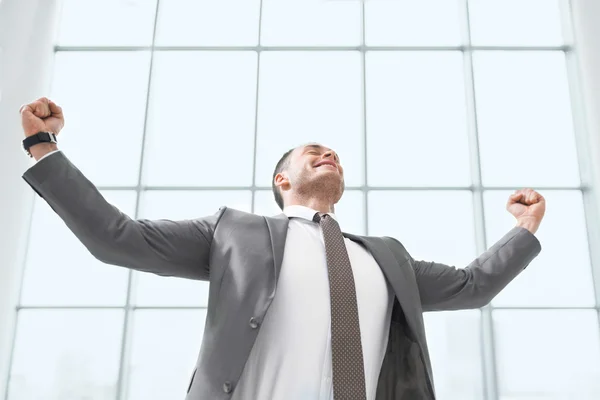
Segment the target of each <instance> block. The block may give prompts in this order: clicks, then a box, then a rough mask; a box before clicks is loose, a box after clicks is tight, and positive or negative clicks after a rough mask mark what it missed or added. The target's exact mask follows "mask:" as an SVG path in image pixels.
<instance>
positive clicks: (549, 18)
mask: <svg viewBox="0 0 600 400" xmlns="http://www.w3.org/2000/svg"><path fill="white" fill-rule="evenodd" d="M469 17H470V20H471V39H472V42H473V44H475V45H482V46H503V45H504V46H552V45H554V46H558V45H561V44H563V41H564V40H563V37H562V28H561V22H560V21H561V16H560V8H559V6H558V0H469Z"/></svg>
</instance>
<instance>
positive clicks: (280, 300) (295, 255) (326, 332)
mask: <svg viewBox="0 0 600 400" xmlns="http://www.w3.org/2000/svg"><path fill="white" fill-rule="evenodd" d="M284 213H285V214H286V215H287V216H288V217H291V218H290V223H289V226H288V232H287V239H286V244H285V251H284V255H283V263H282V266H281V273H280V276H279V280H278V283H277V292H276V294H275V297H274V299H273V301H272V303H271V306H270V307H269V310H268V311H267V314H266V315H265V318H264V321H263V323H262V326H261V328H260V332H259V334H258V337H257V339H256V342H255V344H254V347H253V348H252V351H251V353H250V357H249V359H248V362H247V363H246V366H245V368H244V371H243V372H242V376H241V378H240V381H239V383H238V385H237V387H236V388H235V389H234V393H233V399H235V400H332V399H333V385H332V380H331V376H332V371H331V314H330V298H329V278H328V275H327V263H326V257H325V243H324V241H323V236H322V234H321V229H320V227H319V225H318V224H317V223H315V222H313V221H312V218H313V216H314V215H315V213H316V211H314V210H312V209H310V208H307V207H303V206H290V207H286V208H285V210H284ZM330 215H331V216H332V217H334V218H335V215H333V214H330ZM344 241H345V244H346V249H347V250H348V256H349V258H350V263H351V265H352V272H353V274H354V281H355V285H356V297H357V302H358V316H359V324H360V331H361V338H362V348H363V358H364V363H365V384H366V389H367V400H374V399H375V392H376V390H377V382H378V379H379V372H380V370H381V364H382V362H383V357H384V355H385V351H386V348H387V342H388V335H389V328H390V319H391V312H392V304H393V298H394V297H393V291H392V290H391V288H390V287H389V286H388V283H387V281H386V279H385V277H384V275H383V272H382V271H381V269H380V268H379V265H378V264H377V262H376V261H375V259H374V258H373V256H372V255H371V254H370V252H369V251H368V250H366V249H365V248H363V247H362V246H361V245H360V244H358V243H355V242H353V241H351V240H350V239H347V238H345V239H344Z"/></svg>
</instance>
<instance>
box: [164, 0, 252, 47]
mask: <svg viewBox="0 0 600 400" xmlns="http://www.w3.org/2000/svg"><path fill="white" fill-rule="evenodd" d="M259 8H260V1H259V0H219V1H213V0H170V1H161V2H160V10H159V12H158V26H157V28H156V44H157V45H159V46H201V45H204V46H227V45H238V46H241V45H250V46H251V45H256V44H257V43H258V17H259V11H260V10H259Z"/></svg>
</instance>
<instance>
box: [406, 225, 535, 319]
mask: <svg viewBox="0 0 600 400" xmlns="http://www.w3.org/2000/svg"><path fill="white" fill-rule="evenodd" d="M540 251H541V244H540V242H539V241H538V239H537V238H536V237H535V236H534V235H533V234H532V233H531V232H529V231H528V230H527V229H525V228H521V227H515V228H513V229H511V230H510V231H509V232H508V233H507V234H506V235H504V237H503V238H502V239H500V240H499V241H498V242H497V243H495V244H494V245H493V246H492V247H491V248H490V249H489V250H487V251H486V252H484V253H483V254H481V255H480V256H479V257H477V258H476V259H475V260H473V261H472V262H471V263H470V264H469V265H468V266H467V267H466V268H456V267H454V266H449V265H445V264H440V263H437V262H429V261H418V260H414V259H413V258H412V257H410V258H409V259H410V260H411V262H412V265H413V268H414V272H415V277H416V280H417V286H418V289H419V294H420V297H421V305H422V307H423V311H442V310H460V309H470V308H480V307H483V306H485V305H487V304H488V303H489V302H490V301H492V299H493V298H494V297H496V295H497V294H498V293H500V291H501V290H502V289H504V288H505V287H506V285H508V284H509V283H510V282H511V281H512V280H513V279H514V278H515V277H516V276H517V275H518V274H519V273H520V272H521V271H523V270H524V269H525V268H526V267H527V266H528V265H529V264H530V263H531V261H532V260H533V259H534V258H535V257H536V256H537V255H538V254H539V253H540Z"/></svg>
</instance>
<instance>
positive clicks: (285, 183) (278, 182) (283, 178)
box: [275, 172, 290, 190]
mask: <svg viewBox="0 0 600 400" xmlns="http://www.w3.org/2000/svg"><path fill="white" fill-rule="evenodd" d="M275 186H277V187H279V188H281V189H284V190H286V189H289V187H290V181H289V179H288V176H287V174H286V173H285V172H280V173H278V174H277V175H275Z"/></svg>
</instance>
